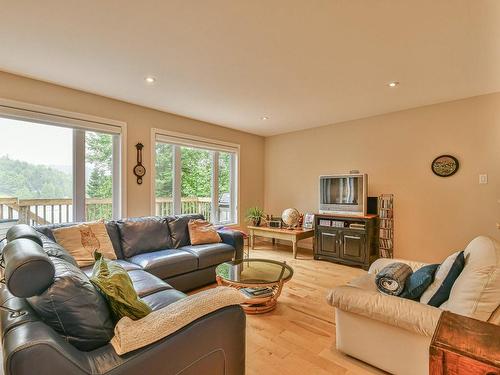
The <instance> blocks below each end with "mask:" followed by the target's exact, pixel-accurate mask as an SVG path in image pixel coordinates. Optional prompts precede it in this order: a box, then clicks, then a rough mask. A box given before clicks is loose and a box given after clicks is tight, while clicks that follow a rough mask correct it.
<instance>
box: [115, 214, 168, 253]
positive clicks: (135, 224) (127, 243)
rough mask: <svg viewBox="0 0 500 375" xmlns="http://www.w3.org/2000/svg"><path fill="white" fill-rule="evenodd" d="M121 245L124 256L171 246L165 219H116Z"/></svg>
mask: <svg viewBox="0 0 500 375" xmlns="http://www.w3.org/2000/svg"><path fill="white" fill-rule="evenodd" d="M116 225H117V226H118V230H119V231H120V238H121V247H122V251H123V255H124V257H125V258H131V257H133V256H134V255H138V254H142V253H148V252H152V251H157V250H164V249H169V248H172V239H171V238H170V231H169V226H168V224H167V221H166V220H165V219H162V218H159V217H138V218H132V219H127V220H123V221H118V222H117V223H116Z"/></svg>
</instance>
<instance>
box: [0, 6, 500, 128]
mask: <svg viewBox="0 0 500 375" xmlns="http://www.w3.org/2000/svg"><path fill="white" fill-rule="evenodd" d="M0 20H1V21H0V70H5V71H8V72H13V73H17V74H21V75H26V76H30V77H34V78H38V79H41V80H45V81H49V82H54V83H57V84H61V85H64V86H68V87H72V88H76V89H80V90H84V91H89V92H93V93H97V94H100V95H104V96H109V97H112V98H117V99H121V100H125V101H128V102H132V103H137V104H141V105H144V106H147V107H152V108H157V109H160V110H164V111H167V112H172V113H176V114H180V115H183V116H187V117H191V118H195V119H199V120H204V121H208V122H212V123H216V124H220V125H223V126H227V127H230V128H235V129H240V130H244V131H247V132H250V133H255V134H260V135H273V134H278V133H284V132H289V131H294V130H298V129H305V128H311V127H315V126H320V125H326V124H331V123H336V122H340V121H345V120H351V119H356V118H361V117H366V116H371V115H376V114H380V113H386V112H391V111H396V110H400V109H404V108H411V107H417V106H421V105H425V104H432V103H437V102H443V101H448V100H453V99H458V98H464V97H469V96H474V95H479V94H485V93H489V92H495V91H500V1H498V0H489V1H487V0H211V1H203V0H198V1H196V0H193V1H186V0H168V1H161V0H157V1H154V0H141V1H137V0H136V1H132V0H128V1H123V0H105V1H103V0H86V1H80V0H45V1H39V0H32V1H27V0H16V1H8V0H0ZM148 74H151V75H153V76H155V77H157V83H156V84H155V85H153V86H148V85H146V84H145V83H144V80H143V79H144V77H145V76H146V75H148ZM392 80H397V81H400V82H401V85H400V86H399V87H397V88H396V89H390V88H389V87H387V86H386V85H385V84H386V83H387V82H389V81H392ZM263 116H268V117H269V120H267V121H263V120H262V119H261V118H262V117H263Z"/></svg>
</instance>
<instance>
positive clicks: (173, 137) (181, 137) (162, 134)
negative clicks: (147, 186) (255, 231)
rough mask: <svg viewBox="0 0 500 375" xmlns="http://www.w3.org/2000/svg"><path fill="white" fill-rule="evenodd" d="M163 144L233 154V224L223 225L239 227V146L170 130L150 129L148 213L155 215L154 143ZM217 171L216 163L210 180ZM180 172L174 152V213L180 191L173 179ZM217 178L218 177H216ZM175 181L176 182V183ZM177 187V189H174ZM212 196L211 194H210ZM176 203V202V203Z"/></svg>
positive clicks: (176, 155)
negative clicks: (149, 198) (149, 201)
mask: <svg viewBox="0 0 500 375" xmlns="http://www.w3.org/2000/svg"><path fill="white" fill-rule="evenodd" d="M157 141H159V142H164V143H169V144H174V145H178V146H181V145H182V146H188V147H199V148H203V149H206V150H213V151H216V152H217V151H227V152H232V153H234V155H235V157H233V158H232V159H231V161H232V164H233V167H234V166H236V168H233V173H232V176H234V178H233V180H232V181H231V185H233V186H232V189H233V191H235V193H236V194H231V204H232V207H233V215H232V216H233V218H234V222H231V223H229V224H224V225H228V226H237V225H239V222H240V218H239V202H240V179H239V178H240V177H239V176H240V145H239V144H237V143H231V142H225V141H220V140H216V139H210V138H204V137H200V136H196V135H190V134H185V133H179V132H174V131H170V130H164V129H158V128H152V129H151V168H150V169H151V174H150V175H151V177H150V178H151V192H150V196H151V208H150V212H151V215H153V216H154V215H156V191H155V190H156V142H157ZM234 159H236V161H237V163H236V165H234V164H235V163H234ZM215 169H218V163H217V168H213V171H212V179H213V178H214V176H213V174H214V170H215ZM179 171H180V155H178V154H177V153H176V152H174V181H173V195H174V196H173V199H174V212H176V211H175V209H176V206H177V205H180V194H179V193H176V191H180V189H179V187H177V185H178V183H179V182H180V180H179V179H176V178H175V174H176V173H179ZM217 178H218V176H217ZM176 180H177V182H176ZM176 187H177V189H176ZM212 195H213V193H212ZM176 201H178V202H176ZM212 210H214V207H212Z"/></svg>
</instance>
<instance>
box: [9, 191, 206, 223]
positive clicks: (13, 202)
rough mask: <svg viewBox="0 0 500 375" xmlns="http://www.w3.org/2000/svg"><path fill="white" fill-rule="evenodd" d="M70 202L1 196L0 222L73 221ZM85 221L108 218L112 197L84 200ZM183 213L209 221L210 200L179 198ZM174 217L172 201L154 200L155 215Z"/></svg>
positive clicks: (169, 199) (170, 199)
mask: <svg viewBox="0 0 500 375" xmlns="http://www.w3.org/2000/svg"><path fill="white" fill-rule="evenodd" d="M72 206H73V200H72V199H66V198H63V199H18V198H11V197H8V198H1V197H0V220H2V219H4V220H5V219H7V220H11V219H17V220H18V222H19V223H25V224H30V225H44V224H56V223H68V222H71V221H73V212H72ZM85 211H86V212H85V217H86V219H87V220H97V219H110V218H111V216H112V199H111V198H87V199H86V201H85ZM181 212H182V213H186V214H187V213H201V214H203V215H204V216H205V218H207V220H210V214H211V199H210V198H203V197H202V198H196V197H194V198H191V197H189V198H182V199H181ZM171 214H173V200H172V198H157V199H156V215H162V216H166V215H171Z"/></svg>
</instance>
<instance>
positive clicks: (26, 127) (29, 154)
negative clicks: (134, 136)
mask: <svg viewBox="0 0 500 375" xmlns="http://www.w3.org/2000/svg"><path fill="white" fill-rule="evenodd" d="M121 138H122V128H121V127H120V126H112V125H106V124H101V123H96V122H92V121H82V120H78V119H73V118H68V117H64V116H57V115H50V114H47V113H39V112H36V111H29V110H24V109H19V108H11V107H5V106H2V105H0V139H1V140H2V142H1V143H2V147H0V221H1V220H4V221H5V220H17V221H18V222H22V223H27V224H30V225H43V224H55V223H65V222H73V221H92V220H98V219H107V220H108V219H112V218H119V217H120V216H121V214H122V199H121V180H122V173H121V161H120V159H121V151H122V150H121V149H122V146H121V142H122V139H121Z"/></svg>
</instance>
